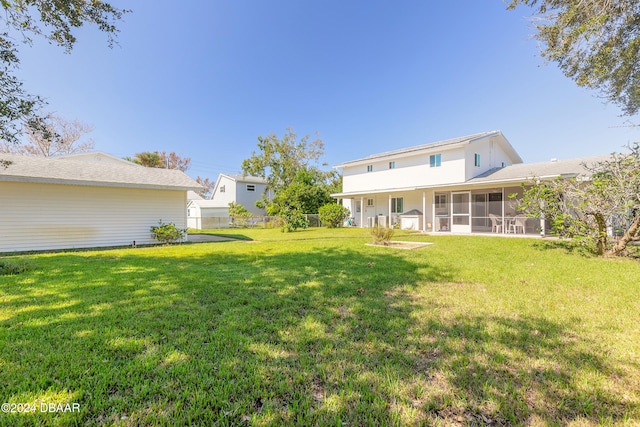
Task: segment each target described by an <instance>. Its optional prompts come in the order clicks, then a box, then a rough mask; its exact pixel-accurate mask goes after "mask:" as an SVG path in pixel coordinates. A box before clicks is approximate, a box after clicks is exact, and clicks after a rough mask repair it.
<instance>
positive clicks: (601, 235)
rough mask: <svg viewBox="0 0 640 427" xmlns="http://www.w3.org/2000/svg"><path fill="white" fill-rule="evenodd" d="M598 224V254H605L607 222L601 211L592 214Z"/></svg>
mask: <svg viewBox="0 0 640 427" xmlns="http://www.w3.org/2000/svg"><path fill="white" fill-rule="evenodd" d="M592 215H593V217H594V219H595V220H596V223H597V224H598V238H597V240H596V252H597V254H598V255H604V254H605V253H606V250H607V222H606V221H605V219H604V216H603V215H602V214H599V213H594V214H592Z"/></svg>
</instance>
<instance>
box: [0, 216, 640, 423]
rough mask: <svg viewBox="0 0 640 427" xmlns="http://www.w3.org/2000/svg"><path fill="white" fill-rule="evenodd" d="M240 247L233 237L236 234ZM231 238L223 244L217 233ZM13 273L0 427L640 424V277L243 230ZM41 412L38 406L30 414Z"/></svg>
mask: <svg viewBox="0 0 640 427" xmlns="http://www.w3.org/2000/svg"><path fill="white" fill-rule="evenodd" d="M230 232H232V233H237V231H230ZM213 233H215V234H219V235H224V234H226V233H228V232H227V231H224V230H215V231H213ZM242 234H243V235H244V236H246V238H248V239H251V241H248V242H220V243H206V244H191V245H182V246H171V247H160V248H138V249H121V250H111V251H94V252H77V253H60V254H41V255H32V256H22V257H16V258H15V260H14V261H15V262H28V264H29V266H30V270H29V271H25V272H23V273H21V274H19V275H15V276H3V277H0V384H2V385H3V387H2V388H1V389H0V400H1V401H2V402H10V403H16V404H17V403H34V402H37V403H38V405H39V403H40V402H45V403H78V404H79V406H80V411H79V412H76V413H56V414H51V413H39V411H36V412H35V413H30V414H1V413H0V425H16V424H25V425H31V424H40V425H187V424H190V423H191V424H195V425H488V424H491V425H526V424H529V425H545V424H547V425H565V424H568V423H571V422H575V423H577V424H579V425H599V424H620V425H625V424H626V425H635V424H637V423H638V422H640V382H639V381H638V378H640V361H639V357H640V344H639V341H640V340H639V339H638V338H639V337H640V327H639V325H640V315H639V313H640V303H639V301H638V295H639V294H640V292H639V291H640V288H639V285H638V280H637V277H638V276H639V273H640V264H639V263H637V262H634V261H628V260H602V259H595V258H591V257H588V256H583V255H580V254H573V253H568V252H567V251H566V250H565V249H564V248H562V247H549V246H546V247H545V246H544V245H543V244H542V242H541V241H536V240H529V239H503V238H482V237H456V236H446V237H440V236H433V237H432V236H421V235H414V234H408V233H399V237H402V240H416V241H430V242H434V243H435V244H434V245H432V246H428V247H425V248H422V249H418V250H415V251H397V252H395V251H389V250H388V249H387V248H376V247H368V246H365V245H364V244H365V243H367V242H369V241H370V237H369V236H368V234H366V232H364V231H362V230H324V229H312V230H307V231H303V232H297V233H280V231H279V230H243V231H242ZM38 409H39V406H38Z"/></svg>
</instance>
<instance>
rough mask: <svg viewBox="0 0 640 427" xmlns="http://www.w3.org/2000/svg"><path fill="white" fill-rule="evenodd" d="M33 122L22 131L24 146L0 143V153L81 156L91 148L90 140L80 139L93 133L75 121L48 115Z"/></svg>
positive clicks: (91, 141)
mask: <svg viewBox="0 0 640 427" xmlns="http://www.w3.org/2000/svg"><path fill="white" fill-rule="evenodd" d="M34 123H37V124H38V125H37V126H35V125H34V126H27V127H26V129H25V134H26V136H27V143H26V144H23V145H16V144H12V143H8V142H3V143H0V151H1V152H5V153H17V154H24V155H30V156H41V157H52V156H57V155H66V154H75V153H84V152H87V151H91V150H93V148H94V147H95V142H94V141H93V139H91V138H89V139H86V140H82V137H83V136H84V135H86V134H88V133H90V132H91V131H93V126H91V125H88V124H86V123H83V122H81V121H79V120H72V121H68V120H66V119H64V118H62V117H60V116H58V115H55V114H50V115H49V116H48V117H46V118H44V119H35V120H34Z"/></svg>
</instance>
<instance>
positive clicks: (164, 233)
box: [151, 220, 187, 243]
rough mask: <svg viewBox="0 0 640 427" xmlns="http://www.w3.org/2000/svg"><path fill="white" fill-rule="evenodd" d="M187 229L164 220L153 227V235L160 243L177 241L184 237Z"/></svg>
mask: <svg viewBox="0 0 640 427" xmlns="http://www.w3.org/2000/svg"><path fill="white" fill-rule="evenodd" d="M186 233H187V230H183V229H180V228H178V227H176V225H175V224H171V223H169V224H164V223H163V222H162V220H160V221H158V225H154V226H152V227H151V236H152V237H153V238H154V239H156V240H157V241H158V242H160V243H175V242H178V241H181V240H182V239H184V236H185V235H186Z"/></svg>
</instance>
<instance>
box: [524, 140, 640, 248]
mask: <svg viewBox="0 0 640 427" xmlns="http://www.w3.org/2000/svg"><path fill="white" fill-rule="evenodd" d="M629 148H630V152H628V153H624V154H617V153H614V154H612V155H611V158H610V159H608V160H604V161H600V162H596V163H594V164H591V165H588V164H584V165H583V166H584V168H585V173H584V174H583V175H581V176H578V177H574V178H570V179H569V178H564V179H557V180H555V181H546V182H545V181H536V182H534V183H533V185H532V186H531V187H529V188H525V191H524V196H523V198H522V200H521V201H520V202H519V204H520V206H519V207H520V208H522V209H524V210H525V212H527V213H528V214H529V215H530V216H534V217H542V216H544V218H546V219H548V220H549V221H550V223H551V225H552V228H553V229H554V230H555V231H556V232H557V233H558V234H559V235H560V236H563V237H570V238H575V239H578V240H580V241H582V242H583V243H586V244H589V245H591V246H592V247H593V249H594V251H595V252H596V253H597V254H599V255H605V256H614V255H619V254H621V253H622V252H623V251H624V250H625V249H626V247H627V245H628V243H630V242H632V241H638V240H640V145H638V144H637V143H636V144H634V145H633V146H632V147H629ZM610 234H615V236H616V239H611V236H610Z"/></svg>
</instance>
